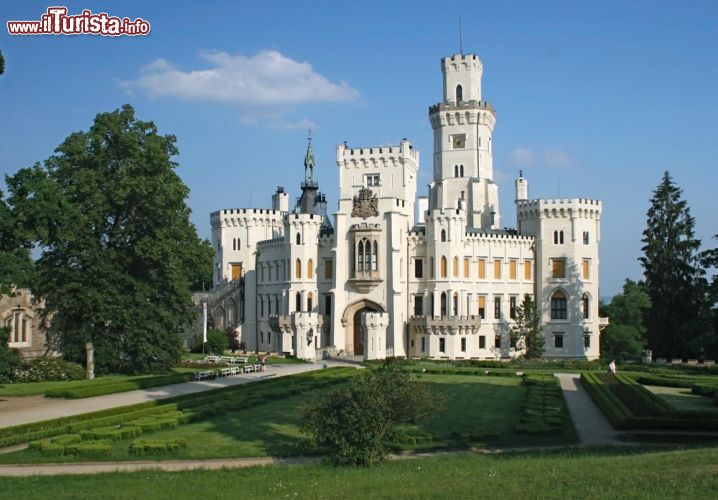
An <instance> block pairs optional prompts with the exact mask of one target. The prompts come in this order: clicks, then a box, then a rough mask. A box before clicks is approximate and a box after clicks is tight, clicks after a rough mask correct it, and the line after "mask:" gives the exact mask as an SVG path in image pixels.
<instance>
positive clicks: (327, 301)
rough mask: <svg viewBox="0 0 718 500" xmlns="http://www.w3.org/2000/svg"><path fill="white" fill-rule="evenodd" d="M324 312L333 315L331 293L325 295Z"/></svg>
mask: <svg viewBox="0 0 718 500" xmlns="http://www.w3.org/2000/svg"><path fill="white" fill-rule="evenodd" d="M324 314H325V315H327V316H331V315H332V296H331V295H329V294H326V295H325V296H324Z"/></svg>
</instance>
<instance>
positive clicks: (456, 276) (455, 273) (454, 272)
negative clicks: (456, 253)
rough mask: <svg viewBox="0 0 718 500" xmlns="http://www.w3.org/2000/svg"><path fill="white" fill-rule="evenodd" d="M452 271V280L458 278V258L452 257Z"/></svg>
mask: <svg viewBox="0 0 718 500" xmlns="http://www.w3.org/2000/svg"><path fill="white" fill-rule="evenodd" d="M452 271H453V273H452V274H453V276H454V278H458V277H459V258H458V257H454V266H453V269H452Z"/></svg>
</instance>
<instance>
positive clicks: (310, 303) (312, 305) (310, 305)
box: [307, 292, 314, 312]
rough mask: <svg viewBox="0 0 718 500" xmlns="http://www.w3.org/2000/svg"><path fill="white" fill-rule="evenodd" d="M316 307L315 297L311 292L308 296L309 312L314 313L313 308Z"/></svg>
mask: <svg viewBox="0 0 718 500" xmlns="http://www.w3.org/2000/svg"><path fill="white" fill-rule="evenodd" d="M313 307H314V295H313V294H312V292H309V294H308V295H307V312H312V308H313Z"/></svg>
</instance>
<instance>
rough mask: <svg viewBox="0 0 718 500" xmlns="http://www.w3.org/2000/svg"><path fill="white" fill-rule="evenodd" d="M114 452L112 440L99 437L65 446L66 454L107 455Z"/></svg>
mask: <svg viewBox="0 0 718 500" xmlns="http://www.w3.org/2000/svg"><path fill="white" fill-rule="evenodd" d="M110 454H112V441H110V440H109V439H98V440H95V441H81V442H79V443H74V444H68V445H67V446H65V455H78V456H81V457H106V456H109V455H110Z"/></svg>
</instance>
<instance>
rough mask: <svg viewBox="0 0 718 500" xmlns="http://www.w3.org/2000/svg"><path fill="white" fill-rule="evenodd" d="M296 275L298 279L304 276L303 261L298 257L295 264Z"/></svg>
mask: <svg viewBox="0 0 718 500" xmlns="http://www.w3.org/2000/svg"><path fill="white" fill-rule="evenodd" d="M294 275H295V278H297V279H301V277H302V261H301V260H299V259H297V262H296V264H294Z"/></svg>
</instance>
